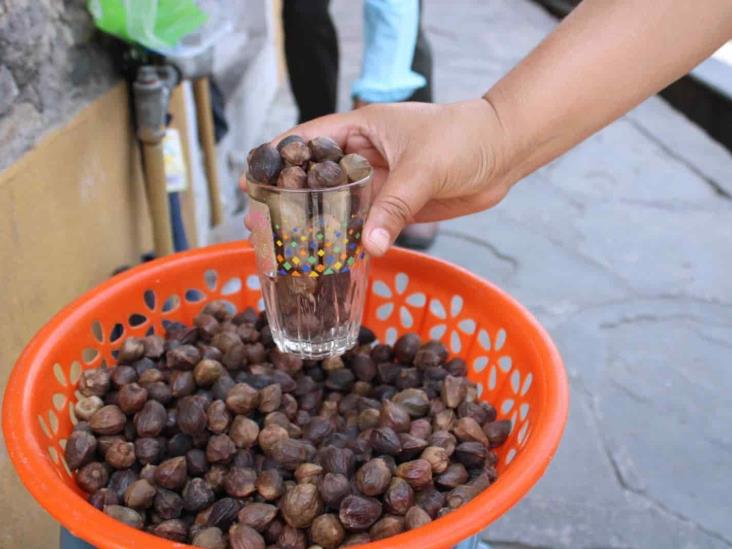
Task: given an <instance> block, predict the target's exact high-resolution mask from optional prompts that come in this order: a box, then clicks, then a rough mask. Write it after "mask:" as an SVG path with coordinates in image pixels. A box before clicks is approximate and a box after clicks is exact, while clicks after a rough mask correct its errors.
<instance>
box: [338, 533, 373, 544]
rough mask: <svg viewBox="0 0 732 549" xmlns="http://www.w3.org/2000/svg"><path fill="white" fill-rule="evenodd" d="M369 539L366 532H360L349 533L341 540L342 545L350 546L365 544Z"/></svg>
mask: <svg viewBox="0 0 732 549" xmlns="http://www.w3.org/2000/svg"><path fill="white" fill-rule="evenodd" d="M370 541H371V536H369V534H368V533H367V532H362V533H360V534H351V535H350V536H348V537H347V538H346V539H345V540H343V546H344V547H350V546H352V545H365V544H367V543H369V542H370Z"/></svg>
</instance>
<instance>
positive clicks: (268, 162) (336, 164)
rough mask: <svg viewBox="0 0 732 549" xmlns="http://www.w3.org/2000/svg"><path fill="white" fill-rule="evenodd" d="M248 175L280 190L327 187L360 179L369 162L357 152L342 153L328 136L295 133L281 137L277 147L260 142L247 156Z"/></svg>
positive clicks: (362, 177) (365, 172)
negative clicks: (311, 137) (304, 136)
mask: <svg viewBox="0 0 732 549" xmlns="http://www.w3.org/2000/svg"><path fill="white" fill-rule="evenodd" d="M247 163H248V165H249V177H250V178H251V179H252V180H253V181H255V182H257V183H261V184H263V185H276V186H277V187H280V188H283V189H305V188H310V189H331V188H334V187H338V186H341V185H346V184H348V183H353V182H354V181H360V180H362V179H364V178H365V177H366V176H367V175H368V174H369V173H370V172H371V164H369V162H368V160H366V159H365V158H364V157H363V156H361V155H359V154H347V155H344V154H343V151H342V150H341V148H340V147H339V146H338V144H337V143H336V142H335V141H333V140H332V139H331V138H329V137H316V138H314V139H311V140H310V141H309V142H307V143H306V142H305V140H304V139H303V138H302V137H300V136H298V135H290V136H288V137H285V138H284V139H283V140H282V141H280V142H279V143H278V144H277V147H274V146H272V145H270V144H269V143H264V144H262V145H260V146H259V147H256V148H254V149H252V150H251V151H250V152H249V156H248V158H247Z"/></svg>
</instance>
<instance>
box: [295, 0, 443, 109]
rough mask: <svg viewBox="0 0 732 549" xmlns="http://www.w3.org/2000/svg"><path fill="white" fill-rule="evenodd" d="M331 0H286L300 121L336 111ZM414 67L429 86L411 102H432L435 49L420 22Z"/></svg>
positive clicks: (335, 48)
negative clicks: (433, 52)
mask: <svg viewBox="0 0 732 549" xmlns="http://www.w3.org/2000/svg"><path fill="white" fill-rule="evenodd" d="M329 4H330V0H284V3H283V7H282V23H283V27H284V33H285V57H286V59H287V71H288V72H289V74H290V86H291V87H292V93H293V95H294V96H295V101H296V102H297V107H298V109H299V111H300V114H299V122H305V121H306V120H311V119H312V118H317V117H318V116H323V115H325V114H330V113H333V112H335V110H336V99H337V90H338V36H337V34H336V29H335V26H334V25H333V20H332V19H331V17H330V13H329V12H328V7H329ZM412 69H413V70H414V71H415V72H417V73H419V74H421V75H422V76H424V77H425V78H426V80H427V85H426V86H424V87H423V88H420V89H418V90H417V91H415V92H414V94H413V95H412V96H411V97H410V98H409V99H408V101H423V102H431V101H432V52H431V50H430V45H429V43H428V42H427V38H426V36H425V34H424V32H423V30H422V24H421V22H420V26H419V33H418V35H417V44H416V46H415V49H414V60H413V61H412Z"/></svg>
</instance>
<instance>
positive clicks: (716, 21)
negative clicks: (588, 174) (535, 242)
mask: <svg viewBox="0 0 732 549" xmlns="http://www.w3.org/2000/svg"><path fill="white" fill-rule="evenodd" d="M730 38H732V1H731V0H699V1H696V2H692V1H690V0H585V1H584V2H583V3H582V4H580V6H579V7H578V8H577V9H575V11H574V12H573V13H572V14H571V15H570V16H569V17H567V18H566V19H565V20H564V21H563V22H562V23H561V24H560V25H559V26H558V27H557V29H556V30H555V31H554V32H553V33H552V34H551V35H550V36H549V37H548V38H547V39H546V40H544V41H543V42H542V43H541V44H540V45H539V46H538V47H537V48H536V49H535V50H534V51H533V52H532V53H531V54H529V56H528V57H526V58H525V59H524V60H523V61H522V62H521V63H520V64H519V65H518V66H517V67H516V68H514V69H513V70H512V71H511V72H510V73H509V74H508V75H507V76H506V77H504V78H503V79H502V80H501V81H499V82H498V83H497V84H496V85H495V86H494V87H493V88H492V89H491V90H490V91H489V92H488V93H487V94H486V95H485V98H486V99H487V100H488V101H489V102H490V103H491V105H492V106H493V108H494V109H495V111H496V114H497V116H498V117H499V118H500V122H501V125H502V127H503V131H504V133H505V135H504V142H505V145H502V146H501V147H500V149H499V150H498V151H496V154H497V160H498V166H497V168H498V173H497V177H501V178H502V179H504V180H507V181H508V182H509V183H513V182H515V181H517V180H519V179H521V178H522V177H523V176H525V175H527V174H528V173H531V172H532V171H534V170H536V169H537V168H539V167H541V166H543V165H544V164H546V163H547V162H549V161H551V160H552V159H554V158H555V157H557V156H559V155H560V154H562V153H564V152H565V151H567V150H568V149H570V148H571V147H572V146H574V145H575V144H577V143H578V142H580V141H582V140H583V139H585V138H586V137H587V136H589V135H591V134H592V133H594V132H595V131H597V130H598V129H600V128H602V127H603V126H605V125H606V124H608V123H609V122H611V121H613V120H614V119H616V118H617V117H619V116H620V115H622V114H623V113H625V112H627V111H628V110H630V109H631V108H633V107H634V106H635V105H637V104H638V103H640V102H641V101H642V100H643V99H645V98H646V97H648V96H650V95H652V94H654V93H656V92H658V91H659V90H661V89H662V88H663V87H664V86H666V85H668V84H669V83H670V82H673V81H674V80H676V79H677V78H679V77H681V76H682V75H684V74H685V73H686V72H688V71H689V70H690V69H691V68H692V67H694V66H695V65H697V64H698V63H699V62H701V61H702V60H703V59H704V58H706V57H707V56H709V55H710V54H711V53H712V52H713V51H714V50H716V49H717V48H718V47H720V46H721V45H722V44H723V43H724V42H725V41H726V40H728V39H730ZM491 137H493V136H491Z"/></svg>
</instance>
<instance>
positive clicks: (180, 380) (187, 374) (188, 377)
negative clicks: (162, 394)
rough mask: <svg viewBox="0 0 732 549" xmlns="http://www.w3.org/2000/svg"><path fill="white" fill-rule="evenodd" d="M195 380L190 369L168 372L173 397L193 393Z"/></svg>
mask: <svg viewBox="0 0 732 549" xmlns="http://www.w3.org/2000/svg"><path fill="white" fill-rule="evenodd" d="M195 390H196V382H195V381H194V380H193V372H191V371H190V370H175V371H173V372H172V373H171V374H170V394H171V395H173V398H181V397H184V396H187V395H191V394H193V392H194V391H195Z"/></svg>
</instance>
